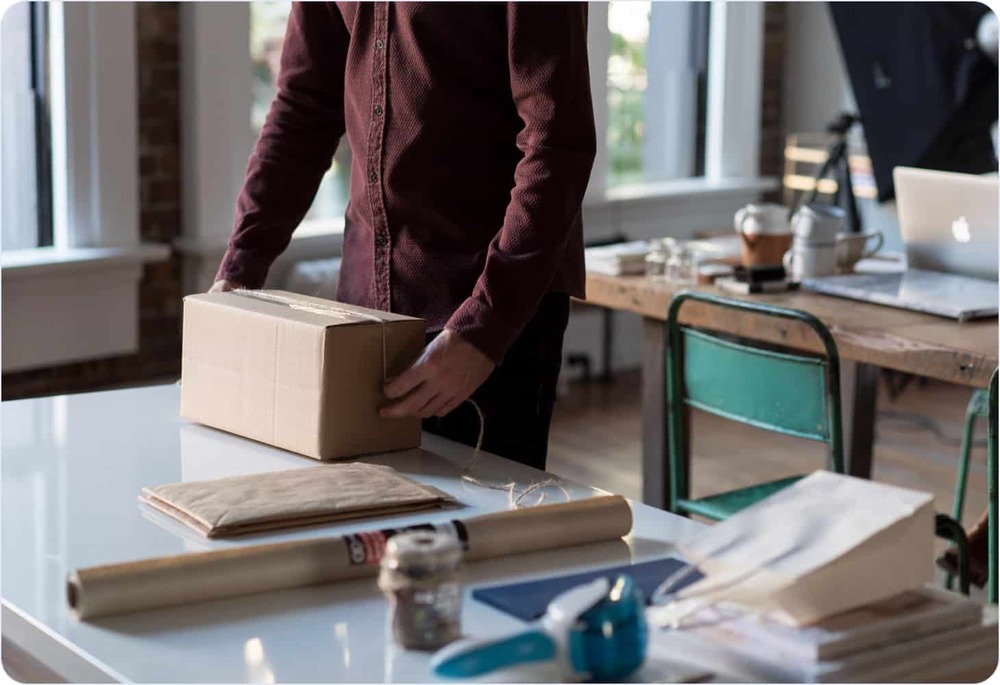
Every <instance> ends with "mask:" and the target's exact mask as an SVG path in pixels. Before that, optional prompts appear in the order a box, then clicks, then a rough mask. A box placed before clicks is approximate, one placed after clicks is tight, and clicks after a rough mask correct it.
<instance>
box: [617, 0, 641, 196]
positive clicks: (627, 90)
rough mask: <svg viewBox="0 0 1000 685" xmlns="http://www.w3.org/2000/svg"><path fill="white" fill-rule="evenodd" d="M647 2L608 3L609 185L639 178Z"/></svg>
mask: <svg viewBox="0 0 1000 685" xmlns="http://www.w3.org/2000/svg"><path fill="white" fill-rule="evenodd" d="M650 5H651V3H649V2H635V1H632V0H621V1H619V2H609V3H608V30H609V31H610V33H611V55H610V56H609V57H608V160H609V165H610V169H608V183H609V185H618V184H621V183H634V182H637V181H641V180H642V140H643V104H644V101H645V94H646V43H647V41H648V40H649V12H650Z"/></svg>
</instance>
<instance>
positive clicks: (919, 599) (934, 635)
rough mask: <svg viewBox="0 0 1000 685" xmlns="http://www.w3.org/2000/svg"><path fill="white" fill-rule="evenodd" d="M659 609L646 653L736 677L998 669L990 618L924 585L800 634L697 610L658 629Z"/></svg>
mask: <svg viewBox="0 0 1000 685" xmlns="http://www.w3.org/2000/svg"><path fill="white" fill-rule="evenodd" d="M663 611H664V609H663V608H657V607H654V608H651V609H649V614H648V615H649V619H650V624H651V625H650V628H651V633H650V636H651V641H650V649H651V651H652V652H654V653H660V655H661V656H662V657H664V658H675V659H676V658H679V657H681V656H682V655H683V659H684V661H687V662H693V663H697V664H699V665H701V666H702V667H705V668H708V669H711V670H713V671H714V672H716V673H718V674H724V675H725V676H728V677H730V678H735V679H739V680H743V679H747V680H756V681H771V682H802V683H824V682H841V683H846V682H912V681H922V682H943V681H947V680H951V679H953V678H955V677H964V676H965V675H966V674H971V675H973V676H977V675H978V676H979V679H982V678H985V677H986V676H987V675H989V674H990V673H991V672H992V671H993V669H994V668H995V666H996V663H997V622H996V615H995V613H991V615H989V616H988V617H985V618H984V611H983V606H982V605H981V604H978V603H977V602H974V601H972V600H970V599H968V598H967V597H963V596H962V595H959V594H957V593H951V592H945V591H944V590H938V589H935V588H930V587H928V588H924V589H922V590H919V591H913V592H907V593H904V594H902V595H899V596H897V597H895V598H892V599H889V600H885V601H882V602H878V603H876V604H872V605H869V606H867V607H863V608H861V609H856V610H854V611H850V612H847V613H844V614H840V615H838V616H834V617H831V618H829V619H826V620H823V621H821V622H819V623H817V624H815V625H812V626H807V627H803V628H794V627H790V626H787V625H784V624H781V623H777V622H774V621H769V620H767V619H764V618H761V617H760V616H758V615H754V614H747V613H746V612H739V611H737V610H724V609H719V608H706V609H702V610H700V611H699V612H698V613H696V614H695V615H693V616H690V617H688V618H686V619H685V620H684V621H683V622H682V623H681V625H680V627H678V628H675V629H669V628H668V629H662V630H661V629H660V628H659V627H658V626H659V625H660V624H662V623H663V621H662V616H663V613H662V612H663ZM658 614H659V616H658Z"/></svg>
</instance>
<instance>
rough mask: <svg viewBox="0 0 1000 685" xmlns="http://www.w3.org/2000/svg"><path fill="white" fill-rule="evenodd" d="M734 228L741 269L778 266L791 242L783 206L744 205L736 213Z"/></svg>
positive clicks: (786, 209)
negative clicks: (739, 245) (739, 243)
mask: <svg viewBox="0 0 1000 685" xmlns="http://www.w3.org/2000/svg"><path fill="white" fill-rule="evenodd" d="M734 226H735V228H736V232H737V233H739V234H740V237H741V238H743V264H744V265H745V266H765V265H772V264H773V265H776V264H780V263H781V256H782V255H783V254H784V253H785V251H786V250H788V248H789V246H790V245H791V243H792V231H791V229H790V228H789V225H788V208H786V207H785V206H784V205H779V204H773V203H761V204H751V205H747V206H746V207H743V208H742V209H740V210H739V211H738V212H736V217H735V222H734Z"/></svg>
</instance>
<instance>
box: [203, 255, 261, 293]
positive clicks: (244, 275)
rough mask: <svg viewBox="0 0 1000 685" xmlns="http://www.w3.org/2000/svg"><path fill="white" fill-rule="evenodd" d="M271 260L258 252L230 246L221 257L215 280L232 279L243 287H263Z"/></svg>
mask: <svg viewBox="0 0 1000 685" xmlns="http://www.w3.org/2000/svg"><path fill="white" fill-rule="evenodd" d="M273 261H274V259H273V258H271V257H265V256H262V255H261V254H260V253H256V252H251V251H249V250H238V249H235V248H232V247H230V248H229V249H228V250H226V254H225V256H223V258H222V264H220V265H219V270H218V271H217V272H216V274H215V280H217V281H221V280H226V281H233V282H234V283H238V284H240V285H241V286H243V287H244V288H251V289H257V288H263V287H264V281H266V280H267V272H268V270H269V269H270V268H271V263H272V262H273Z"/></svg>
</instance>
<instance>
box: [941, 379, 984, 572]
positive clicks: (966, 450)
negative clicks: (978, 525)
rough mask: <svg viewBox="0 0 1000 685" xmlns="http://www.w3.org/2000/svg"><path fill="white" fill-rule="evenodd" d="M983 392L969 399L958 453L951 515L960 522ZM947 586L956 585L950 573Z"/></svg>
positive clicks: (975, 393) (976, 393) (982, 401)
mask: <svg viewBox="0 0 1000 685" xmlns="http://www.w3.org/2000/svg"><path fill="white" fill-rule="evenodd" d="M982 395H983V393H982V392H981V391H979V390H976V391H974V392H973V394H972V398H971V399H970V400H969V405H968V408H967V409H966V410H965V428H964V429H963V430H962V446H961V448H960V450H959V453H958V473H957V474H956V476H955V502H954V504H953V505H952V510H951V517H952V518H953V519H955V521H957V522H958V523H961V522H962V518H963V514H964V510H965V489H966V484H967V483H968V481H969V461H970V459H971V457H972V441H973V440H974V439H975V433H976V419H978V418H979V417H980V416H981V415H982V408H983V406H984V398H983V396H982ZM944 584H945V587H946V588H948V589H949V590H951V589H952V586H953V585H954V579H953V578H952V575H951V574H950V573H949V574H948V575H947V576H945V580H944Z"/></svg>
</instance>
